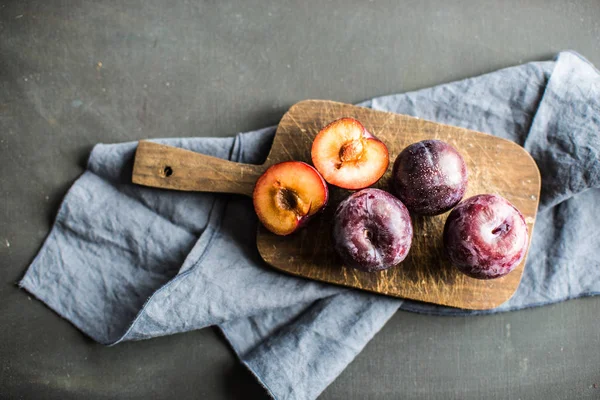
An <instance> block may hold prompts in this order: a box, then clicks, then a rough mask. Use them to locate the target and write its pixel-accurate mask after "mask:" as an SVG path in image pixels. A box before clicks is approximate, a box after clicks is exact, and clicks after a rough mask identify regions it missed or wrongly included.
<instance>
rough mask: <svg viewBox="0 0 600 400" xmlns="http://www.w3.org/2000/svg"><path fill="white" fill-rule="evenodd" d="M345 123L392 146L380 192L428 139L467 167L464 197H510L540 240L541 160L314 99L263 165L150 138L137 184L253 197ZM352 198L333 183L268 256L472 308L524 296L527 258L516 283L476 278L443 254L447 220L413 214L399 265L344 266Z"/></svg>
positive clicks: (283, 266) (322, 274) (457, 133)
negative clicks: (276, 171)
mask: <svg viewBox="0 0 600 400" xmlns="http://www.w3.org/2000/svg"><path fill="white" fill-rule="evenodd" d="M341 117H352V118H356V119H358V120H359V121H361V122H362V123H363V125H364V126H365V127H366V129H367V130H368V131H369V132H371V133H373V134H374V135H375V136H377V137H378V138H379V139H380V140H382V141H383V142H384V143H385V144H386V145H387V146H388V149H389V152H390V166H389V169H388V171H387V173H386V174H385V175H384V176H383V178H382V179H381V180H380V181H379V182H378V183H377V184H376V185H374V186H375V187H379V188H381V189H386V190H387V189H388V188H389V178H390V174H391V169H392V166H393V162H394V160H395V158H396V156H397V155H398V154H399V153H400V151H402V150H403V149H404V148H405V147H406V146H408V145H409V144H411V143H414V142H418V141H420V140H424V139H440V140H443V141H445V142H448V143H450V144H452V145H453V146H454V147H456V148H457V149H458V151H459V152H460V153H461V154H462V156H463V157H464V159H465V161H466V163H467V168H468V171H469V186H468V188H467V192H466V194H465V198H467V197H470V196H473V195H475V194H480V193H496V194H500V195H501V196H504V197H505V198H506V199H508V200H509V201H510V202H511V203H513V204H514V205H515V206H516V207H517V208H518V209H519V210H520V211H521V213H523V215H524V216H525V220H526V222H527V226H528V228H529V232H530V243H531V233H532V232H533V225H534V222H535V217H536V212H537V207H538V202H539V194H540V183H541V182H540V173H539V170H538V168H537V166H536V164H535V162H534V160H533V159H532V158H531V156H530V155H529V154H528V153H527V152H526V151H525V150H524V149H523V148H522V147H520V146H518V145H517V144H515V143H513V142H510V141H508V140H505V139H500V138H497V137H494V136H491V135H488V134H485V133H480V132H475V131H471V130H467V129H463V128H458V127H453V126H447V125H441V124H437V123H434V122H429V121H424V120H421V119H418V118H413V117H409V116H406V115H399V114H393V113H388V112H382V111H375V110H371V109H368V108H363V107H356V106H353V105H349V104H343V103H336V102H332V101H322V100H306V101H302V102H300V103H297V104H295V105H294V106H293V107H292V108H290V110H289V111H288V112H287V113H286V114H285V115H284V116H283V118H282V119H281V122H280V123H279V126H278V128H277V133H276V135H275V139H274V141H273V145H272V148H271V152H270V154H269V155H268V157H267V160H266V162H265V163H264V164H263V165H249V164H240V163H234V162H230V161H225V160H221V159H218V158H215V157H210V156H205V155H201V154H198V153H193V152H190V151H187V150H182V149H176V148H173V147H169V146H164V145H159V144H156V143H152V142H146V141H142V142H140V144H139V146H138V150H137V153H136V159H135V164H134V170H133V182H134V183H137V184H142V185H146V186H153V187H160V188H167V189H176V190H194V191H208V192H225V193H239V194H244V195H248V196H251V195H252V190H253V188H254V183H255V182H256V180H257V179H258V177H259V176H260V175H261V174H262V172H263V171H265V170H266V169H267V168H268V167H269V166H270V165H272V164H275V163H278V162H282V161H289V160H299V161H305V162H308V163H311V158H310V149H311V145H312V141H313V139H314V137H315V135H316V134H317V133H318V132H319V131H320V130H321V128H323V127H324V126H325V125H327V124H328V123H329V122H331V121H333V120H335V119H338V118H341ZM349 193H351V192H350V191H348V190H344V189H340V188H336V187H333V186H330V202H329V205H328V206H327V208H326V209H325V211H324V212H323V213H322V214H321V215H319V216H317V217H315V218H314V219H313V220H311V221H310V222H309V224H308V225H307V226H306V228H304V229H302V230H300V231H298V232H296V233H294V234H292V235H290V236H277V235H274V234H272V233H270V232H269V231H267V230H266V229H265V228H264V227H262V226H260V227H259V229H258V235H257V240H256V241H257V246H258V250H259V252H260V254H261V256H262V258H263V259H264V260H265V261H266V262H267V263H268V264H270V265H271V266H272V267H274V268H276V269H278V270H280V271H284V272H287V273H290V274H292V275H297V276H302V277H305V278H309V279H315V280H318V281H323V282H329V283H334V284H338V285H343V286H349V287H354V288H358V289H362V290H367V291H371V292H376V293H381V294H385V295H390V296H395V297H402V298H406V299H412V300H419V301H425V302H430V303H435V304H442V305H447V306H452V307H460V308H465V309H476V310H483V309H490V308H494V307H497V306H499V305H500V304H502V303H504V302H505V301H506V300H508V299H509V298H510V297H511V296H512V295H513V293H514V292H515V291H516V289H517V286H518V285H519V282H520V280H521V276H522V274H523V268H524V265H525V260H523V261H522V262H521V264H520V265H519V266H518V267H517V268H516V269H515V270H514V271H512V272H511V273H510V274H508V275H507V276H505V277H502V278H498V279H494V280H487V281H484V280H477V279H473V278H469V277H467V276H465V275H463V274H462V273H460V272H459V271H458V270H457V269H456V268H454V267H452V265H451V264H450V263H449V262H448V260H447V259H446V258H445V257H444V254H443V249H442V230H443V227H444V222H445V220H446V217H447V215H448V213H445V214H442V215H438V216H435V217H419V216H413V225H414V238H413V244H412V247H411V249H410V253H409V255H408V257H407V258H406V259H405V260H404V261H403V262H402V263H400V264H399V265H397V266H395V267H393V268H390V269H388V270H386V271H382V272H377V273H367V272H361V271H357V270H355V269H352V268H347V267H345V266H343V265H342V262H341V260H340V259H339V258H338V257H337V255H336V254H335V252H334V250H333V248H332V246H331V225H332V216H333V213H334V211H335V208H336V207H337V205H338V203H339V202H340V201H341V200H342V199H344V198H345V197H346V196H348V194H349Z"/></svg>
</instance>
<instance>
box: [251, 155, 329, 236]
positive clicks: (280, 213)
mask: <svg viewBox="0 0 600 400" xmlns="http://www.w3.org/2000/svg"><path fill="white" fill-rule="evenodd" d="M328 198H329V191H328V189H327V183H326V182H325V180H323V178H322V177H321V175H320V174H319V172H317V170H316V169H314V168H313V167H311V166H310V165H308V164H306V163H303V162H300V161H286V162H282V163H279V164H275V165H272V166H271V167H269V168H268V169H267V170H266V171H265V172H264V173H263V174H262V175H261V176H260V178H258V180H257V181H256V186H255V187H254V192H253V194H252V200H253V202H254V210H255V211H256V214H257V215H258V219H259V220H260V222H262V224H263V225H264V226H265V227H266V228H267V229H268V230H270V231H271V232H273V233H275V234H277V235H289V234H290V233H293V232H294V231H296V230H297V229H298V228H300V227H302V226H303V225H304V224H305V223H306V222H307V221H308V220H309V219H310V217H312V216H313V215H314V214H316V213H317V212H318V211H320V210H321V209H322V208H323V207H325V205H326V204H327V200H328Z"/></svg>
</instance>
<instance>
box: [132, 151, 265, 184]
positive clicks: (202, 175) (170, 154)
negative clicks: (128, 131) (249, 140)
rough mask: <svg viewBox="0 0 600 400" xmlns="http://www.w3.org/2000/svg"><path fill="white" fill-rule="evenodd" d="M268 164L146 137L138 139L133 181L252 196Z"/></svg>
mask: <svg viewBox="0 0 600 400" xmlns="http://www.w3.org/2000/svg"><path fill="white" fill-rule="evenodd" d="M265 169H266V166H264V165H252V164H242V163H236V162H232V161H227V160H223V159H221V158H217V157H211V156H207V155H204V154H200V153H195V152H193V151H189V150H184V149H180V148H177V147H172V146H166V145H164V144H158V143H154V142H149V141H145V140H142V141H140V142H139V143H138V147H137V150H136V153H135V161H134V164H133V175H132V179H131V180H132V181H133V183H136V184H138V185H144V186H151V187H156V188H162V189H174V190H185V191H197V192H218V193H238V194H244V195H247V196H252V191H253V190H254V185H255V183H256V180H257V179H258V178H259V177H260V175H261V174H262V173H263V172H264V171H265Z"/></svg>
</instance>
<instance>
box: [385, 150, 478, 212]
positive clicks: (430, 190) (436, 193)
mask: <svg viewBox="0 0 600 400" xmlns="http://www.w3.org/2000/svg"><path fill="white" fill-rule="evenodd" d="M391 183H392V189H393V191H394V193H395V194H396V195H397V196H398V198H399V199H400V200H402V202H403V203H404V204H405V205H406V207H407V208H408V209H409V210H410V211H411V212H414V213H416V214H420V215H438V214H442V213H444V212H446V211H448V210H450V209H451V208H452V207H454V206H455V205H456V204H458V202H459V201H460V200H461V199H462V197H463V195H464V194H465V190H466V189H467V166H466V164H465V160H464V159H463V158H462V156H461V155H460V153H459V152H458V151H457V150H456V149H455V148H454V147H452V146H451V145H449V144H448V143H446V142H442V141H441V140H423V141H421V142H418V143H413V144H411V145H410V146H408V147H406V148H405V149H404V150H402V152H401V153H400V154H399V155H398V157H397V158H396V161H395V162H394V168H393V171H392V179H391Z"/></svg>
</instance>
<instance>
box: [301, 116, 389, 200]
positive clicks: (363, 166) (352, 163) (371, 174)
mask: <svg viewBox="0 0 600 400" xmlns="http://www.w3.org/2000/svg"><path fill="white" fill-rule="evenodd" d="M311 158H312V162H313V164H314V166H315V168H316V169H317V170H318V171H319V172H320V173H321V175H322V176H323V178H324V179H325V180H326V181H327V182H329V183H331V184H332V185H336V186H339V187H342V188H345V189H362V188H365V187H367V186H370V185H372V184H374V183H375V182H377V181H378V180H379V178H381V177H382V176H383V174H384V173H385V171H386V170H387V167H388V164H389V154H388V149H387V147H386V145H385V144H384V143H383V142H381V141H380V140H379V139H377V138H376V137H375V136H373V135H372V134H371V133H369V132H368V131H367V130H366V129H365V127H364V126H363V125H362V124H361V123H360V122H359V121H357V120H355V119H353V118H341V119H338V120H336V121H333V122H332V123H330V124H329V125H327V126H326V127H325V128H323V129H322V130H321V131H320V132H319V133H318V134H317V136H316V137H315V140H314V141H313V144H312V149H311Z"/></svg>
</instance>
